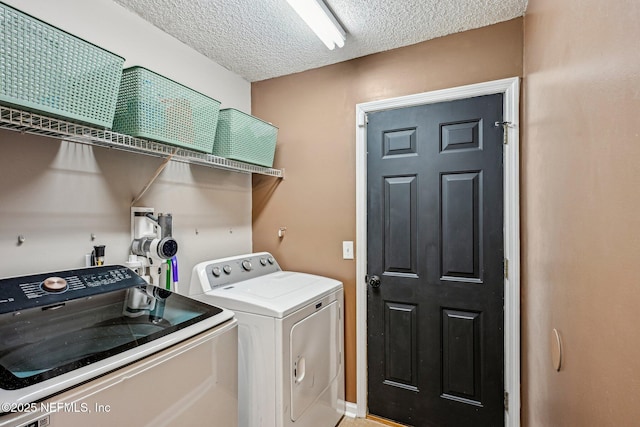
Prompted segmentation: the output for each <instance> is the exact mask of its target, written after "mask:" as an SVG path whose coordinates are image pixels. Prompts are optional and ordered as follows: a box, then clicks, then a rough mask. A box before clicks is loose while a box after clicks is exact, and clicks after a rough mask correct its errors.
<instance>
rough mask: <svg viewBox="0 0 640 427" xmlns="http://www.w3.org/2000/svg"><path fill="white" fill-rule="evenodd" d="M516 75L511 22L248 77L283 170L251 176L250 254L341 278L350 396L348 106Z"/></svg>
mask: <svg viewBox="0 0 640 427" xmlns="http://www.w3.org/2000/svg"><path fill="white" fill-rule="evenodd" d="M441 58H446V61H440V60H439V59H441ZM470 64H473V65H471V66H470ZM521 75H522V19H521V18H518V19H513V20H510V21H506V22H502V23H499V24H495V25H491V26H488V27H484V28H480V29H476V30H471V31H466V32H462V33H458V34H453V35H449V36H445V37H441V38H438V39H434V40H430V41H426V42H422V43H418V44H415V45H412V46H407V47H403V48H399V49H394V50H391V51H388V52H383V53H378V54H375V55H370V56H367V57H363V58H359V59H354V60H351V61H346V62H342V63H338V64H334V65H329V66H326V67H322V68H318V69H314V70H309V71H305V72H302V73H297V74H292V75H288V76H284V77H279V78H274V79H269V80H264V81H258V82H254V83H252V111H253V112H254V114H257V115H260V116H261V117H264V118H265V119H266V120H269V121H273V122H274V123H279V124H280V126H281V133H280V135H279V141H278V151H277V153H276V159H275V165H274V166H275V167H285V166H286V178H285V179H284V180H282V182H280V183H278V184H273V183H271V182H269V181H268V180H266V179H264V178H262V177H257V176H256V177H254V178H253V246H254V251H261V250H264V251H269V252H271V253H273V254H274V256H275V257H276V258H277V259H278V260H279V262H280V263H281V264H282V265H283V268H286V269H288V270H297V271H305V272H312V273H314V274H319V275H323V276H328V277H332V278H335V279H337V280H340V281H342V282H343V283H344V293H345V322H346V325H345V363H346V372H345V378H346V399H347V402H352V403H355V402H356V400H357V397H356V370H357V369H356V366H357V365H356V299H357V298H359V297H362V296H359V295H357V293H356V280H357V278H356V261H357V260H345V259H343V257H342V242H343V241H355V240H356V167H355V165H356V146H355V141H356V135H355V123H356V117H355V105H356V104H358V103H361V102H367V101H373V100H379V99H385V98H392V97H396V96H402V95H409V94H414V93H422V92H426V91H429V90H437V89H444V88H447V87H455V86H462V85H465V84H472V83H479V82H485V81H493V80H498V79H502V78H508V77H514V76H521ZM283 226H286V227H287V230H286V234H285V236H284V237H279V236H278V229H279V228H280V227H283ZM355 251H356V253H357V252H358V248H355ZM360 279H361V280H364V278H360Z"/></svg>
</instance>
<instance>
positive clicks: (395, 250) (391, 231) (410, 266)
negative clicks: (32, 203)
mask: <svg viewBox="0 0 640 427" xmlns="http://www.w3.org/2000/svg"><path fill="white" fill-rule="evenodd" d="M416 181H417V180H416V177H415V175H414V176H403V177H393V178H385V183H384V191H385V195H384V201H385V203H384V210H385V213H384V216H385V233H384V236H385V239H384V259H385V266H384V273H385V274H391V275H392V274H394V273H404V274H416V262H417V256H416V255H417V254H416V252H417V247H416V240H417V239H416V238H415V236H416V231H417V229H416V225H417V212H416V208H417V205H416V196H417V194H416V191H417V188H416Z"/></svg>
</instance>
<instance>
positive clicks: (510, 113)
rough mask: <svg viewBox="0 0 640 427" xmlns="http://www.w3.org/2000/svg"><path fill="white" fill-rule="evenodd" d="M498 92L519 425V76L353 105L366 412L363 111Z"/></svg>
mask: <svg viewBox="0 0 640 427" xmlns="http://www.w3.org/2000/svg"><path fill="white" fill-rule="evenodd" d="M497 93H502V94H504V96H503V120H504V121H505V122H507V123H508V125H507V141H508V143H507V144H506V145H505V146H504V171H503V182H504V257H505V264H506V265H507V266H508V274H506V275H505V276H506V277H505V279H504V363H505V366H504V386H505V392H506V393H508V402H506V403H507V404H508V409H506V410H505V426H507V427H519V426H520V150H519V148H520V147H519V146H520V137H519V136H520V135H519V134H520V120H519V119H520V79H519V78H518V77H512V78H506V79H502V80H494V81H490V82H485V83H478V84H471V85H466V86H458V87H454V88H450V89H442V90H436V91H431V92H424V93H419V94H414V95H407V96H401V97H397V98H389V99H382V100H378V101H371V102H364V103H360V104H356V382H357V386H356V387H357V389H356V393H357V394H356V405H355V408H353V407H351V408H349V407H348V408H347V409H348V410H349V412H355V415H356V416H358V417H365V416H366V415H367V406H368V405H367V285H366V283H365V275H366V274H367V271H366V268H367V156H366V153H367V128H366V126H365V124H366V120H367V118H366V117H367V116H366V115H367V113H371V112H375V111H383V110H389V109H395V108H404V107H413V106H417V105H424V104H433V103H437V102H444V101H453V100H457V99H465V98H471V97H475V96H482V95H493V94H497Z"/></svg>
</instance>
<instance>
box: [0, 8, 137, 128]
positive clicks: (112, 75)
mask: <svg viewBox="0 0 640 427" xmlns="http://www.w3.org/2000/svg"><path fill="white" fill-rule="evenodd" d="M123 63H124V58H121V57H119V56H117V55H114V54H113V53H111V52H108V51H106V50H104V49H102V48H100V47H98V46H95V45H93V44H91V43H88V42H86V41H84V40H82V39H79V38H77V37H75V36H73V35H71V34H68V33H66V32H64V31H62V30H60V29H58V28H56V27H53V26H51V25H49V24H47V23H45V22H42V21H40V20H38V19H36V18H34V17H32V16H29V15H27V14H24V13H22V12H20V11H18V10H16V9H13V8H11V7H9V6H7V5H6V4H4V3H0V103H2V104H5V105H9V106H14V107H17V108H21V109H24V110H28V111H34V112H39V113H44V114H46V115H50V116H55V117H60V118H64V119H69V120H71V121H78V122H83V123H89V124H92V125H97V126H101V127H105V128H110V127H111V124H112V122H113V115H114V112H115V107H116V99H117V96H118V87H119V86H120V77H121V75H122V64H123Z"/></svg>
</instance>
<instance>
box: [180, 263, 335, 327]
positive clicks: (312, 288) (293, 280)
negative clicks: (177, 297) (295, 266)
mask: <svg viewBox="0 0 640 427" xmlns="http://www.w3.org/2000/svg"><path fill="white" fill-rule="evenodd" d="M339 289H342V282H340V281H338V280H334V279H330V278H328V277H323V276H316V275H313V274H307V273H297V272H293V271H278V272H276V273H271V274H267V275H264V276H260V277H257V278H254V279H249V280H244V281H241V282H237V283H234V284H230V285H229V286H225V287H222V288H217V289H214V290H211V291H208V292H206V293H204V294H202V295H193V296H191V297H192V298H196V299H198V300H201V301H205V302H208V303H210V304H214V305H217V306H220V307H224V308H227V309H229V310H235V311H243V312H246V313H254V314H261V315H264V316H270V317H277V318H282V317H285V316H287V315H288V314H290V313H292V312H294V311H296V310H298V309H300V308H302V307H304V306H305V305H307V304H309V303H310V302H312V301H314V300H316V299H319V298H322V297H325V296H327V295H329V294H331V293H332V292H335V291H337V290H339Z"/></svg>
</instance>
